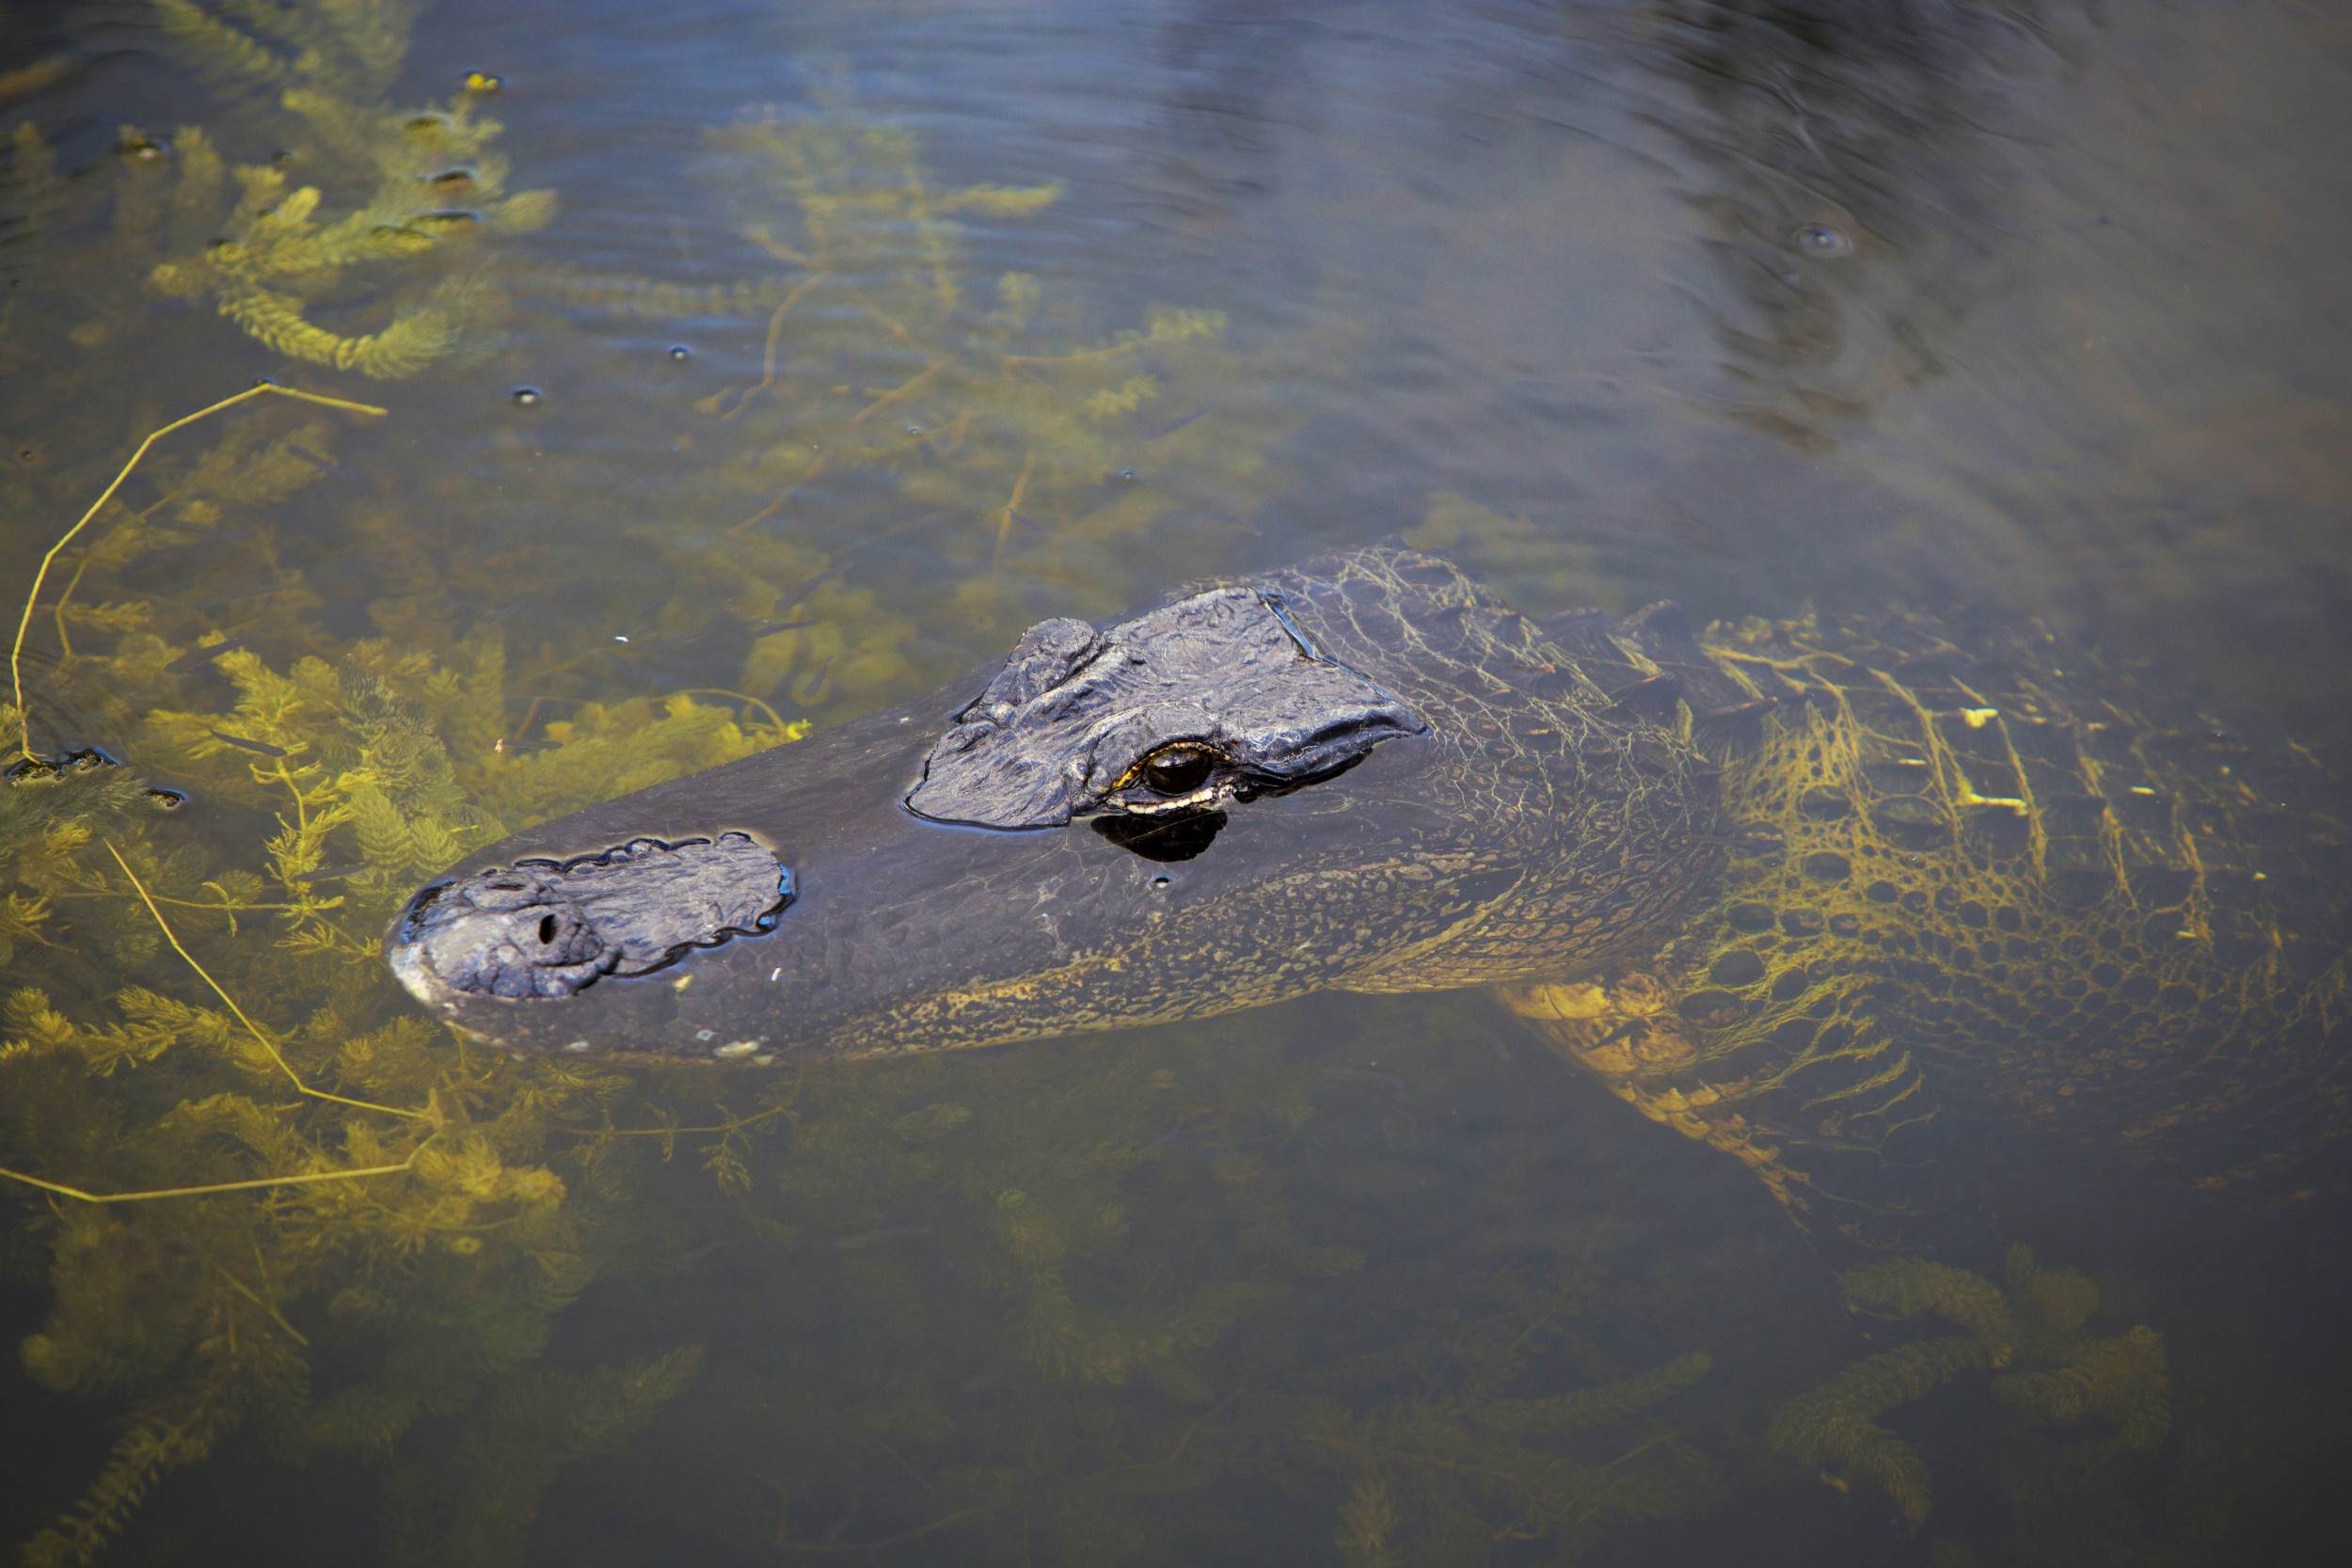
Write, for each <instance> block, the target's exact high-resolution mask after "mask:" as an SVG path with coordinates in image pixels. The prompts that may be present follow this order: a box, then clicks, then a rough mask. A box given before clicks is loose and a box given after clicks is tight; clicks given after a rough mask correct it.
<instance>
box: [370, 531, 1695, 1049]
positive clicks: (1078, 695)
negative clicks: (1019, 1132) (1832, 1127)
mask: <svg viewBox="0 0 2352 1568" xmlns="http://www.w3.org/2000/svg"><path fill="white" fill-rule="evenodd" d="M1547 654H1549V657H1546V656H1547ZM1506 675H1509V676H1515V677H1517V678H1518V684H1516V685H1515V684H1513V680H1512V679H1507V678H1505V677H1506ZM965 690H966V691H967V692H968V691H969V690H970V689H969V688H966V689H965ZM1621 707H1622V705H1612V702H1611V699H1610V698H1609V697H1608V696H1607V695H1606V694H1605V693H1603V692H1601V691H1600V690H1599V689H1597V688H1595V687H1594V686H1593V685H1592V683H1591V682H1589V681H1587V680H1584V679H1583V678H1582V677H1581V675H1580V673H1578V671H1577V670H1576V668H1575V666H1574V665H1573V664H1572V663H1570V662H1568V661H1567V660H1566V658H1565V656H1563V655H1561V654H1560V653H1559V650H1558V649H1557V648H1553V647H1550V646H1549V644H1546V643H1545V642H1544V641H1542V639H1541V637H1540V635H1539V634H1538V633H1537V631H1536V630H1535V628H1534V626H1532V624H1530V623H1528V622H1526V621H1524V620H1523V619H1522V618H1520V617H1518V616H1516V615H1514V614H1512V613H1511V612H1510V611H1509V610H1505V609H1503V608H1502V606H1500V605H1499V604H1497V603H1495V601H1493V600H1492V599H1491V598H1490V597H1489V596H1487V595H1486V594H1484V593H1483V592H1482V591H1480V590H1478V589H1477V588H1475V587H1474V586H1472V585H1471V584H1470V583H1469V582H1468V581H1467V580H1466V579H1464V578H1462V577H1461V575H1460V574H1459V573H1458V572H1457V571H1455V570H1454V568H1453V567H1452V566H1451V565H1449V564H1447V563H1446V562H1441V561H1438V560H1436V559H1434V558H1431V557H1426V556H1419V555H1414V554H1411V553H1409V552H1402V551H1394V550H1383V551H1365V552H1359V554H1356V555H1351V556H1345V557H1338V558H1332V559H1329V560H1327V561H1324V562H1313V563H1311V564H1310V565H1308V566H1305V567H1301V568H1298V569H1296V570H1294V571H1290V572H1284V573H1278V574H1274V575H1272V576H1270V577H1267V578H1261V579H1255V580H1251V581H1248V582H1244V583H1241V584H1238V585H1233V586H1227V587H1221V588H1216V589H1213V590H1210V591H1208V592H1205V593H1198V594H1191V595H1189V596H1186V597H1183V598H1180V599H1177V600H1175V601H1174V602H1171V603H1169V604H1167V605H1165V606H1163V607H1161V608H1160V609H1157V610H1152V611H1150V612H1148V613H1146V614H1143V615H1139V616H1137V617H1136V618H1134V619H1132V620H1128V621H1124V622H1121V623H1120V624H1118V625H1115V626H1109V627H1107V628H1103V629H1098V628H1096V627H1093V626H1088V625H1087V624H1085V623H1083V622H1078V621H1071V620H1056V621H1047V622H1044V623H1042V624H1041V625H1039V626H1035V627H1032V628H1031V629H1030V630H1029V631H1028V632H1027V633H1026V634H1025V636H1024V637H1023V638H1022V639H1021V641H1020V643H1019V645H1018V646H1017V647H1016V648H1015V649H1014V651H1013V653H1012V655H1011V657H1009V659H1008V660H1007V661H1006V663H1005V664H1004V666H1003V667H1002V668H1001V670H999V671H997V672H996V673H994V675H993V678H991V679H989V680H988V681H987V684H986V687H985V689H983V690H982V691H981V692H980V693H979V694H978V695H977V697H967V698H965V699H964V700H961V701H958V700H956V699H955V697H954V696H953V695H952V694H948V693H943V694H941V695H940V696H937V697H933V698H930V699H926V700H924V701H921V702H917V703H914V704H911V705H907V706H906V707H902V708H899V709H896V710H893V711H891V712H888V713H882V714H878V715H875V716H872V717H870V718H867V719H864V720H861V721H856V722H854V723H850V724H847V725H844V726H842V727H840V728H838V729H835V730H833V731H829V732H827V733H826V734H824V735H821V736H817V737H814V738H812V739H809V740H805V741H802V742H798V743H796V744H793V745H790V746H785V747H779V748H777V749H775V750H773V751H771V752H763V753H761V754H759V755H757V756H755V757H750V758H747V759H745V760H743V761H741V762H738V763H734V764H731V765H729V766H727V767H723V768H714V769H711V770H710V771H708V772H706V773H701V774H696V775H694V776H693V777H691V778H687V779H680V780H677V781H675V782H672V783H669V784H660V785H657V786H655V787H653V788H651V789H647V790H644V791H641V792H640V793H638V794H636V795H632V796H628V797H627V798H625V799H622V800H614V801H612V802H609V803H607V804H605V805H602V806H598V807H596V808H594V809H592V810H589V811H585V812H582V813H580V814H579V815H578V816H572V817H568V818H565V819H564V820H561V821H557V822H551V823H548V824H546V825H544V826H542V827H539V828H535V829H532V830H531V831H530V832H526V833H523V834H521V835H518V836H517V837H516V838H513V839H510V840H508V841H507V842H506V843H504V844H501V845H499V846H497V847H493V848H490V849H487V850H485V851H483V852H482V853H480V854H477V855H475V856H473V857H472V858H471V859H469V860H468V861H467V862H465V863H462V864H460V865H458V866H456V867H454V868H453V869H452V870H451V871H450V872H449V873H447V874H446V875H444V876H442V877H440V878H437V879H434V880H433V881H432V882H431V883H429V884H428V885H427V886H425V887H424V888H423V889H421V890H420V891H419V892H418V893H417V894H416V895H415V896H414V897H412V898H411V899H410V900H409V902H408V904H407V906H406V908H405V910H404V911H402V913H401V915H400V916H399V918H398V919H397V920H396V921H395V922H394V923H393V926H392V928H391V930H390V932H389V935H388V937H387V940H386V948H387V955H388V957H389V960H390V962H391V965H392V968H393V970H394V972H395V973H396V974H398V975H399V976H400V978H401V979H402V981H403V982H404V983H405V985H406V986H407V987H408V989H409V990H410V991H411V992H413V993H414V994H415V995H416V996H417V998H418V999H419V1000H420V1001H421V1002H422V1003H423V1004H425V1006H427V1007H429V1008H430V1009H432V1010H433V1011H434V1012H435V1013H437V1014H438V1015H439V1016H441V1017H442V1018H444V1019H446V1020H448V1021H449V1022H452V1023H453V1024H455V1025H457V1026H458V1027H460V1028H462V1029H465V1030H467V1031H469V1033H472V1034H474V1035H476V1036H479V1037H484V1038H485V1039H487V1040H489V1041H491V1042H493V1043H495V1044H497V1045H500V1046H502V1047H504V1048H507V1049H510V1050H514V1051H517V1052H525V1053H544V1052H564V1051H568V1052H577V1053H589V1052H611V1053H618V1054H624V1055H630V1056H636V1057H642V1058H652V1059H666V1060H679V1059H691V1060H705V1061H707V1060H712V1059H718V1060H736V1059H748V1060H751V1061H754V1062H762V1063H765V1062H771V1061H776V1060H811V1059H831V1058H838V1057H844V1056H853V1055H868V1054H877V1053H891V1052H898V1051H909V1050H922V1049H937V1048H943V1047H949V1046H970V1045H984V1044H993V1043H998V1042H1001V1041H1006V1040H1012V1039H1020V1038H1027V1037H1038V1036H1044V1035H1055V1034H1063V1033H1070V1032H1073V1031H1077V1030H1084V1029H1093V1028H1106V1027H1113V1026H1118V1025H1125V1024H1133V1023H1145V1022H1162V1021H1168V1020H1173V1019H1180V1018H1187V1017H1200V1016H1205V1015H1208V1014H1213V1013H1217V1012H1223V1011H1226V1010H1229V1009H1232V1008H1236V1007H1243V1006H1255V1005H1258V1004H1262V1003H1265V1002H1271V1001H1275V1000H1279V999H1280V998H1282V997H1286V996H1292V995H1297V994H1300V993H1303V992H1307V991H1311V990H1324V989H1356V990H1408V989H1423V988H1425V987H1429V986H1432V985H1462V984H1470V983H1475V982H1477V981H1480V980H1485V979H1499V978H1511V977H1514V976H1516V975H1518V974H1526V973H1532V972H1535V971H1540V972H1542V973H1545V974H1559V973H1561V972H1563V970H1564V969H1566V970H1573V969H1575V968H1577V967H1580V965H1581V964H1584V963H1589V962H1597V961H1600V960H1602V959H1604V958H1609V957H1612V956H1613V955H1614V954H1615V953H1616V952H1618V951H1620V950H1622V949H1623V948H1624V947H1625V946H1626V945H1627V944H1629V943H1631V942H1638V941H1640V940H1642V939H1643V937H1644V936H1645V934H1646V933H1647V932H1649V931H1651V930H1654V929H1655V928H1656V927H1658V925H1659V924H1660V923H1661V921H1663V920H1664V919H1665V918H1666V917H1667V914H1668V912H1669V911H1670V910H1671V908H1672V907H1674V906H1676V905H1677V904H1678V903H1679V901H1680V898H1681V895H1682V891H1683V890H1684V889H1685V888H1687V887H1688V886H1689V885H1690V884H1691V883H1692V869H1693V868H1694V867H1695V866H1698V865H1700V864H1701V863H1704V862H1706V861H1707V860H1708V858H1709V857H1710V856H1711V855H1712V853H1713V851H1712V850H1711V849H1709V848H1708V847H1707V846H1708V843H1709V842H1711V841H1710V840H1709V839H1708V836H1707V833H1706V829H1707V828H1708V825H1709V824H1710V823H1711V820H1712V816H1711V814H1712V809H1713V808H1712V797H1711V792H1710V786H1709V785H1708V783H1707V782H1706V781H1705V780H1704V778H1703V777H1702V775H1700V774H1699V772H1698V771H1697V770H1696V769H1695V768H1692V767H1689V766H1687V764H1688V763H1689V760H1690V759H1689V757H1688V755H1687V747H1681V746H1680V745H1679V743H1678V742H1676V741H1674V740H1673V738H1672V736H1671V735H1670V734H1668V733H1667V732H1663V731H1658V730H1655V729H1654V728H1652V727H1650V726H1648V725H1646V724H1645V722H1644V721H1640V720H1638V719H1636V718H1632V717H1629V716H1627V715H1625V714H1624V713H1622V712H1621V711H1620V709H1621ZM1661 759H1662V760H1661ZM1596 836H1598V837H1600V838H1601V839H1602V840H1603V841H1604V843H1605V845H1606V848H1607V853H1606V855H1605V856H1592V855H1587V856H1585V857H1583V859H1582V861H1581V863H1579V862H1576V861H1575V857H1574V850H1575V848H1576V847H1577V845H1578V844H1579V843H1580V842H1581V841H1583V840H1587V839H1591V838H1594V837H1596ZM1571 863H1573V865H1574V875H1572V876H1570V877H1568V878H1567V879H1565V880H1563V879H1562V878H1561V877H1560V876H1559V875H1558V872H1559V870H1560V868H1561V867H1563V866H1564V865H1569V864H1571Z"/></svg>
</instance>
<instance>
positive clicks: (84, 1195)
mask: <svg viewBox="0 0 2352 1568" xmlns="http://www.w3.org/2000/svg"><path fill="white" fill-rule="evenodd" d="M432 1141H433V1140H432V1139H431V1138H427V1139H426V1140H425V1143H431V1142H432ZM424 1147H425V1146H424V1144H419V1145H418V1146H417V1147H416V1148H415V1150H414V1151H413V1152H411V1153H410V1154H409V1156H408V1158H407V1159H405V1160H403V1161H402V1162H401V1163H400V1164H396V1165H362V1166H360V1167H358V1169H356V1170H314V1171H307V1172H305V1173H304V1174H302V1175H300V1176H257V1177H255V1178H253V1179H252V1180H249V1181H209V1182H206V1183H205V1184H204V1185H202V1186H200V1187H156V1188H154V1189H152V1190H151V1191H148V1192H143V1193H91V1192H84V1191H83V1190H82V1189H81V1188H79V1187H69V1186H67V1185H66V1184H65V1183H64V1182H62V1181H44V1180H41V1179H40V1177H38V1176H27V1175H25V1174H24V1172H23V1171H15V1170H0V1177H6V1178H8V1180H11V1181H22V1182H24V1184H25V1185H26V1186H28V1187H39V1188H40V1190H41V1191H42V1192H44V1193H58V1194H61V1195H63V1196H66V1197H72V1198H79V1199H81V1200H82V1201H83V1202H84V1203H145V1202H146V1201H148V1200H149V1199H150V1198H157V1197H201V1196H204V1195H205V1194H207V1193H242V1192H249V1191H251V1190H252V1189H254V1188H256V1187H295V1186H301V1185H303V1184H305V1183H308V1182H312V1181H350V1180H356V1179H358V1178H359V1177H362V1176H389V1175H391V1174H392V1173H393V1172H395V1171H404V1170H406V1169H408V1168H409V1167H411V1166H412V1165H414V1164H416V1163H417V1155H419V1154H421V1153H423V1152H424Z"/></svg>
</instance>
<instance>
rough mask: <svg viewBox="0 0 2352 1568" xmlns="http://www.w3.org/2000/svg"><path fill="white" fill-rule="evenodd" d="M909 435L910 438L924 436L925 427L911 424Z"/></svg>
mask: <svg viewBox="0 0 2352 1568" xmlns="http://www.w3.org/2000/svg"><path fill="white" fill-rule="evenodd" d="M907 434H908V435H909V436H920V435H922V434H923V427H922V426H921V425H919V424H911V425H909V426H907Z"/></svg>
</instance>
